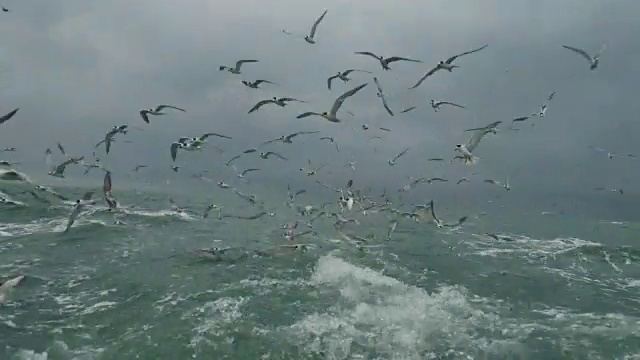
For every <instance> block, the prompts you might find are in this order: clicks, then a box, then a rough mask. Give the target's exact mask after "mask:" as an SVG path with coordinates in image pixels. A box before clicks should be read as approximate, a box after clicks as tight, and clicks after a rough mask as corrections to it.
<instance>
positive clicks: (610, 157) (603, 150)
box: [589, 146, 636, 159]
mask: <svg viewBox="0 0 640 360" xmlns="http://www.w3.org/2000/svg"><path fill="white" fill-rule="evenodd" d="M589 148H591V149H593V150H595V151H598V152H606V153H607V157H608V158H609V159H613V157H614V156H617V155H620V156H626V157H630V158H635V157H636V156H635V155H634V154H631V153H615V152H609V151H607V150H605V149H603V148H599V147H592V146H590V147H589Z"/></svg>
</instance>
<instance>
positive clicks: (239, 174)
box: [234, 166, 260, 179]
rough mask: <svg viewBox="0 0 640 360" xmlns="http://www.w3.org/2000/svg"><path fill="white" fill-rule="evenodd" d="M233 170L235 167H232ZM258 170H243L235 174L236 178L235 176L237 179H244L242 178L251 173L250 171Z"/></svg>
mask: <svg viewBox="0 0 640 360" xmlns="http://www.w3.org/2000/svg"><path fill="white" fill-rule="evenodd" d="M234 168H235V166H234ZM258 170H260V169H256V168H251V169H245V170H242V172H239V173H236V176H237V177H238V178H240V179H244V176H245V175H246V174H247V173H249V172H252V171H258Z"/></svg>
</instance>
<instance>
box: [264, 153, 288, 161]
mask: <svg viewBox="0 0 640 360" xmlns="http://www.w3.org/2000/svg"><path fill="white" fill-rule="evenodd" d="M270 155H273V156H275V157H277V158H278V159H280V160H289V159H287V158H286V157H284V156H282V155H280V154H278V153H277V152H273V151H267V152H261V153H260V157H261V158H263V159H268V158H269V156H270Z"/></svg>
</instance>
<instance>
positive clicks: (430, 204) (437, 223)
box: [429, 200, 467, 228]
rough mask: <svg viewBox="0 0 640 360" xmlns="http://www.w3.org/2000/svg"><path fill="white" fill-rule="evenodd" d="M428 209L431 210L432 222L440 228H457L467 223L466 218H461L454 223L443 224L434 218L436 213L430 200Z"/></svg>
mask: <svg viewBox="0 0 640 360" xmlns="http://www.w3.org/2000/svg"><path fill="white" fill-rule="evenodd" d="M429 207H430V208H431V217H433V222H435V223H436V226H437V227H439V228H441V227H458V226H460V225H462V224H463V223H464V222H465V221H467V217H466V216H463V217H461V218H460V219H458V221H457V222H455V223H443V222H442V220H440V219H438V217H437V216H436V211H435V207H434V206H433V200H431V201H430V202H429Z"/></svg>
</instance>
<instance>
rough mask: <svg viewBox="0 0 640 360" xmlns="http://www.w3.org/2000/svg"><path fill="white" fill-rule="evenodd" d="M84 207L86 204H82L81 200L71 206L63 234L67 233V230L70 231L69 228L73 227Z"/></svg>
mask: <svg viewBox="0 0 640 360" xmlns="http://www.w3.org/2000/svg"><path fill="white" fill-rule="evenodd" d="M85 195H86V194H85ZM85 197H87V196H85ZM89 198H90V197H89ZM83 200H85V201H86V200H89V199H83ZM85 205H87V203H86V202H82V201H81V200H76V203H75V204H74V205H73V209H72V210H71V213H70V214H69V220H67V227H66V228H65V229H64V232H65V233H66V232H68V231H69V229H71V226H73V224H74V223H75V222H76V219H77V218H78V215H80V212H82V210H83V209H84V206H85Z"/></svg>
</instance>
